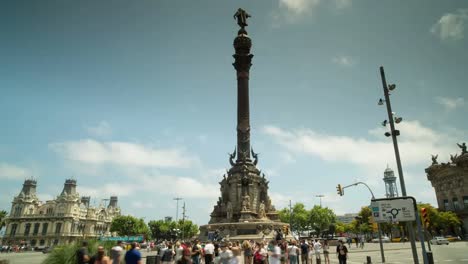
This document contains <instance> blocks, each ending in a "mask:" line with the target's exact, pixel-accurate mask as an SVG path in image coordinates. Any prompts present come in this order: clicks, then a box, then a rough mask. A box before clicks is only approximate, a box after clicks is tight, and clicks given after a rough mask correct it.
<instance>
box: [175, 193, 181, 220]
mask: <svg viewBox="0 0 468 264" xmlns="http://www.w3.org/2000/svg"><path fill="white" fill-rule="evenodd" d="M182 199H183V198H180V197H176V198H174V200H176V203H177V205H176V206H177V208H176V218H175V219H176V222H178V221H179V201H180V200H182Z"/></svg>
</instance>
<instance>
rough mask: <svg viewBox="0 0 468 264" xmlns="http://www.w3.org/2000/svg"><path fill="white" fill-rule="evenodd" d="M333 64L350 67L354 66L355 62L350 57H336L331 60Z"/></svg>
mask: <svg viewBox="0 0 468 264" xmlns="http://www.w3.org/2000/svg"><path fill="white" fill-rule="evenodd" d="M331 61H332V62H333V63H334V64H337V65H340V66H345V67H351V66H353V65H355V64H356V61H355V60H354V59H353V58H352V57H350V56H336V57H333V58H332V60H331Z"/></svg>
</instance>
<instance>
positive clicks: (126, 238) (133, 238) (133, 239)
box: [99, 236, 145, 242]
mask: <svg viewBox="0 0 468 264" xmlns="http://www.w3.org/2000/svg"><path fill="white" fill-rule="evenodd" d="M99 240H101V241H124V242H143V241H144V240H145V238H144V236H118V237H100V238H99Z"/></svg>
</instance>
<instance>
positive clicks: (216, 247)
mask: <svg viewBox="0 0 468 264" xmlns="http://www.w3.org/2000/svg"><path fill="white" fill-rule="evenodd" d="M139 250H140V248H139V245H138V244H137V243H131V244H130V246H129V248H127V251H126V252H125V254H123V252H124V249H123V246H122V243H121V242H120V241H119V242H118V243H117V245H116V246H115V247H113V248H112V250H111V251H110V256H106V253H105V250H104V248H103V247H99V248H98V251H97V254H96V255H94V256H88V251H87V244H86V242H83V245H82V247H81V248H80V249H79V250H78V252H77V254H76V256H77V263H78V264H85V263H86V264H120V263H122V262H121V259H125V263H126V264H142V263H143V262H142V257H141V253H140V252H139ZM154 250H156V251H157V256H158V258H159V260H160V262H159V263H161V264H242V263H243V264H314V263H316V264H322V262H323V263H324V264H329V263H330V255H336V257H337V258H338V260H339V263H340V264H346V261H347V258H348V248H347V247H346V245H345V242H344V241H339V243H338V245H337V246H336V248H335V247H333V248H332V247H330V245H329V243H328V241H327V240H319V239H315V240H306V239H303V240H301V241H296V240H290V241H286V240H283V239H280V240H271V241H266V240H262V241H253V240H245V241H243V242H242V243H241V242H238V241H233V242H230V241H221V242H211V241H208V242H206V243H201V242H200V241H199V240H194V241H191V242H188V241H187V242H181V241H176V242H172V241H167V242H162V243H160V244H159V245H157V246H155V247H154Z"/></svg>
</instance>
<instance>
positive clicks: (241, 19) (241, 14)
mask: <svg viewBox="0 0 468 264" xmlns="http://www.w3.org/2000/svg"><path fill="white" fill-rule="evenodd" d="M249 17H251V16H250V15H249V14H248V13H247V12H246V11H245V10H244V9H242V8H239V9H237V12H236V13H235V14H234V19H237V25H239V27H241V29H244V28H245V27H246V26H248V24H247V18H249Z"/></svg>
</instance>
